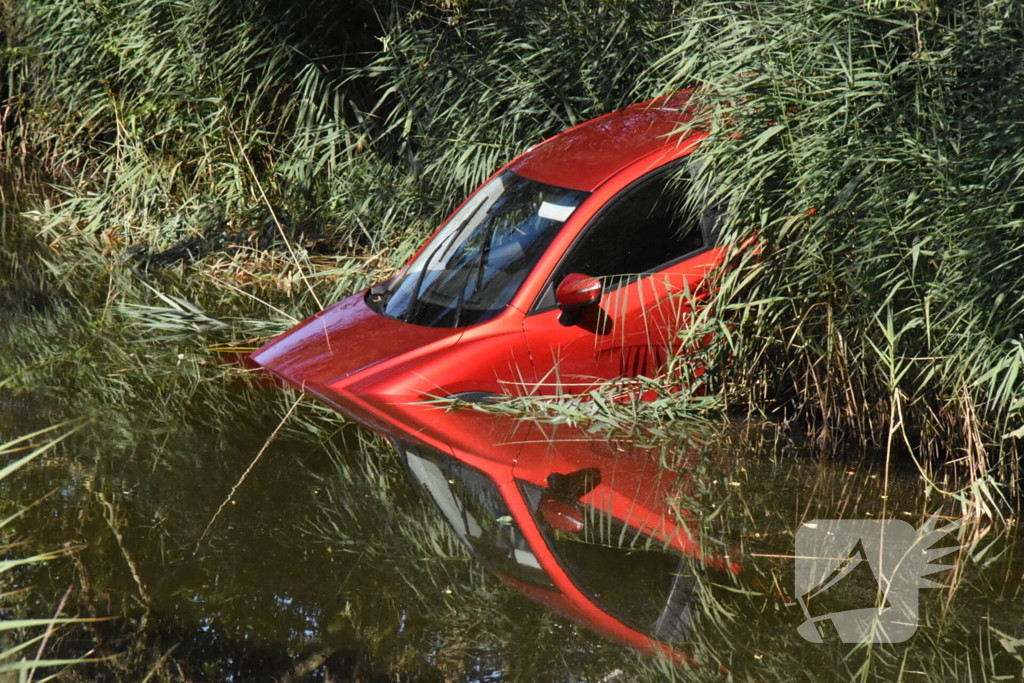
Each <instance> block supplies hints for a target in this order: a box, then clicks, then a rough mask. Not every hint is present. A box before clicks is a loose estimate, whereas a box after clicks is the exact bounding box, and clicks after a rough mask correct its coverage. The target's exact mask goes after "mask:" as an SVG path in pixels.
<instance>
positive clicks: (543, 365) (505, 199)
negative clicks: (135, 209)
mask: <svg viewBox="0 0 1024 683" xmlns="http://www.w3.org/2000/svg"><path fill="white" fill-rule="evenodd" d="M688 99H689V94H688V93H679V94H677V95H673V96H670V97H664V98H660V99H657V100H652V101H651V102H647V103H643V104H638V105H634V106H633V107H630V108H628V109H624V110H622V111H619V112H615V113H612V114H608V115H606V116H603V117H601V118H598V119H594V120H593V121H589V122H586V123H583V124H581V125H579V126H576V127H575V128H571V129H570V130H568V131H565V132H564V133H561V134H560V135H556V136H555V137H553V138H551V139H549V140H547V141H545V142H543V143H541V144H539V145H537V146H535V147H533V148H531V149H530V150H528V151H527V152H525V153H523V154H521V155H520V156H518V157H516V158H515V159H514V160H512V162H510V163H509V164H508V165H507V166H505V167H504V168H502V169H501V170H499V171H498V172H497V173H496V174H495V175H494V176H493V177H492V178H491V179H490V180H489V181H487V182H486V183H485V184H484V185H483V186H481V187H480V189H478V190H477V191H476V192H475V193H473V194H472V195H471V196H470V197H469V199H467V200H466V201H465V203H463V205H462V206H461V207H460V208H459V209H458V210H457V211H456V212H455V213H454V214H453V215H452V217H451V218H449V219H448V221H447V222H445V224H444V225H442V226H441V228H440V229H439V230H438V231H437V232H436V233H435V234H434V236H433V237H432V238H431V239H430V240H429V241H428V242H427V243H426V244H425V245H424V246H423V247H422V248H421V249H420V251H419V252H418V253H417V254H416V255H415V256H414V257H413V258H412V260H411V261H410V262H409V263H408V264H407V265H406V266H405V267H404V268H403V269H402V270H401V271H399V273H398V274H397V275H395V276H394V277H392V278H391V279H389V280H387V281H385V282H382V283H380V284H378V285H376V286H374V287H372V288H370V289H369V290H367V291H366V292H363V293H360V294H357V295H355V296H352V297H350V298H348V299H345V300H343V301H341V302H339V303H337V304H334V305H333V306H331V307H329V308H327V309H325V310H323V311H321V312H320V313H318V314H316V315H315V316H313V317H312V318H310V319H309V320H307V321H305V322H303V323H302V324H301V325H299V326H297V327H296V328H294V329H292V330H290V331H289V332H287V333H285V334H284V335H281V336H280V337H278V338H277V339H275V340H274V341H272V342H271V343H269V344H267V345H266V346H264V347H263V348H262V349H260V350H259V351H257V352H256V353H255V354H254V355H253V358H254V359H255V360H256V361H257V362H258V363H260V364H261V365H262V366H264V367H266V368H268V369H270V370H272V371H274V372H275V373H276V374H278V375H280V376H282V377H284V378H285V379H288V380H290V381H291V382H293V383H295V384H297V385H301V386H303V387H304V388H305V389H306V390H308V391H311V392H313V393H315V394H317V395H318V396H320V397H321V398H322V399H324V400H326V401H327V402H328V403H331V404H332V405H334V406H335V407H337V408H339V409H342V410H346V405H347V400H346V399H345V396H351V395H353V394H375V395H379V396H391V397H395V398H399V397H401V398H405V399H407V400H416V399H419V398H421V397H423V396H444V395H452V394H464V395H476V392H487V393H517V392H519V391H522V390H523V389H522V388H523V387H538V386H539V387H540V391H542V392H547V393H550V392H555V391H560V392H569V393H576V392H581V391H584V390H586V389H588V388H589V387H591V386H593V384H594V383H595V381H598V380H602V379H612V378H616V377H629V376H637V375H651V374H655V373H656V372H657V371H658V370H659V369H660V367H661V365H662V364H663V363H664V361H665V359H666V356H667V354H668V352H670V351H671V350H672V346H673V339H672V333H673V331H674V330H676V329H678V328H679V327H680V326H681V325H685V324H686V322H687V316H688V315H689V312H690V306H691V305H692V302H693V299H694V296H696V297H699V296H701V292H702V291H703V283H704V280H705V279H706V278H707V276H708V273H709V271H710V270H711V269H713V268H715V267H716V266H717V265H718V264H719V263H720V261H721V258H722V255H721V249H720V248H718V247H716V246H715V241H716V234H715V233H716V230H717V225H718V220H717V219H718V216H719V214H720V211H719V210H716V209H715V208H713V207H712V208H710V209H709V208H704V209H701V210H698V209H696V208H694V206H695V205H697V204H699V203H700V202H696V201H692V200H693V197H690V198H689V200H686V198H687V192H686V188H685V186H686V184H687V181H686V179H687V178H688V177H689V174H688V173H686V172H685V171H686V168H687V166H686V164H687V161H686V157H687V155H688V154H690V152H691V151H692V150H693V149H694V148H695V147H696V146H697V145H698V143H699V142H700V140H701V139H703V138H704V137H705V134H704V133H702V132H700V131H694V130H692V129H691V130H688V129H687V124H688V123H689V122H690V120H691V115H690V114H688V113H687V112H686V105H687V102H688ZM675 171H683V172H682V173H679V172H675ZM680 197H682V198H683V200H680V199H679V198H680ZM687 293H688V294H689V295H690V296H686V294H687ZM471 392H472V393H471Z"/></svg>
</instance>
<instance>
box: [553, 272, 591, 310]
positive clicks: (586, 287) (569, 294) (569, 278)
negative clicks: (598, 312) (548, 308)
mask: <svg viewBox="0 0 1024 683" xmlns="http://www.w3.org/2000/svg"><path fill="white" fill-rule="evenodd" d="M555 301H557V302H558V307H559V308H560V309H562V310H563V311H578V310H580V309H583V308H588V307H590V306H596V305H597V304H599V303H601V281H600V280H598V279H597V278H596V277H590V276H589V275H583V274H581V273H569V274H568V275H566V276H565V278H564V279H563V280H562V282H561V283H560V284H559V285H558V289H556V290H555Z"/></svg>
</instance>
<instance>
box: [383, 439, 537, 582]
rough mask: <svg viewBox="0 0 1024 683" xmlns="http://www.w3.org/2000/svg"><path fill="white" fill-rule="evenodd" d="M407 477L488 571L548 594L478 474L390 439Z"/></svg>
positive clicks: (501, 505)
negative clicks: (414, 482) (415, 483)
mask: <svg viewBox="0 0 1024 683" xmlns="http://www.w3.org/2000/svg"><path fill="white" fill-rule="evenodd" d="M392 443H393V445H394V446H395V448H396V449H397V450H398V452H399V453H401V454H402V456H403V457H404V458H405V462H406V465H407V466H408V468H409V473H410V474H411V475H412V478H413V479H414V480H415V481H416V482H417V483H418V484H419V485H420V487H421V488H422V489H423V490H424V491H425V492H426V493H427V495H428V497H429V498H430V499H431V500H432V501H433V502H434V504H435V505H436V506H437V508H438V510H440V511H441V514H442V515H443V516H444V518H445V521H446V522H448V526H449V527H450V528H451V530H452V531H453V532H454V533H455V535H456V536H457V537H458V539H459V540H460V541H462V543H463V544H464V545H465V546H466V548H468V549H469V551H470V552H471V553H472V554H473V555H474V556H475V557H476V558H477V559H478V560H480V561H481V562H483V563H484V565H485V566H486V567H487V568H488V569H490V570H491V571H493V572H497V573H499V574H503V575H505V576H508V577H510V578H513V579H515V580H517V581H521V582H523V583H526V584H529V585H531V586H536V587H538V588H545V589H547V590H553V588H554V587H553V586H552V584H551V580H550V579H549V578H548V576H547V574H545V573H544V571H543V570H542V569H541V566H540V562H538V561H537V558H536V556H534V554H533V551H532V550H531V549H530V546H529V545H527V543H526V539H524V538H523V534H522V532H521V531H520V530H519V526H518V525H517V524H516V522H515V520H514V519H513V518H512V513H511V512H509V509H508V507H507V506H506V505H505V501H504V500H503V499H502V497H501V492H500V491H498V487H497V486H496V485H495V483H494V482H493V481H492V480H491V479H490V478H489V477H488V476H487V475H485V474H484V473H483V472H480V471H478V470H476V469H473V468H472V467H470V466H469V465H466V464H465V463H463V462H460V461H458V460H456V459H454V458H452V457H449V456H446V455H444V454H442V453H440V452H438V451H433V450H428V449H425V448H419V447H417V446H415V445H413V444H410V443H406V442H403V441H399V440H397V439H395V440H393V441H392Z"/></svg>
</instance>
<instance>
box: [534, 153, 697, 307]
mask: <svg viewBox="0 0 1024 683" xmlns="http://www.w3.org/2000/svg"><path fill="white" fill-rule="evenodd" d="M690 161H692V160H691V159H690V157H689V155H687V156H684V157H682V158H681V159H675V160H673V161H670V162H668V163H667V164H665V165H664V166H659V167H658V168H656V169H654V170H653V171H651V172H650V173H648V174H646V175H643V176H641V177H639V178H637V179H636V180H634V181H633V182H631V183H630V184H629V185H627V186H626V187H624V188H623V189H622V190H620V191H619V192H618V194H616V195H615V196H614V197H613V198H612V199H611V201H609V202H606V203H605V205H604V206H602V207H601V209H600V210H599V211H598V212H597V213H596V214H594V215H593V216H591V217H590V220H589V221H588V222H587V224H586V225H585V226H583V229H582V230H581V231H580V233H579V234H578V235H576V239H574V240H573V242H572V244H570V245H569V248H568V249H566V250H565V253H563V254H562V257H561V258H560V259H558V263H556V264H555V267H554V269H553V270H552V271H551V274H550V275H548V279H547V280H546V281H545V282H544V286H543V287H541V288H540V292H539V293H538V294H537V298H536V299H535V300H534V302H533V304H532V305H531V306H530V309H529V311H528V312H527V313H526V315H527V317H529V316H533V315H539V314H541V313H548V312H550V311H556V310H558V304H557V303H549V304H547V305H545V304H544V300H545V299H546V298H548V296H551V297H552V298H554V289H555V287H557V286H558V283H556V282H555V281H554V279H555V276H556V275H557V273H558V270H559V268H561V266H562V264H563V263H565V262H566V261H568V260H569V258H570V257H571V256H572V255H573V252H574V251H576V250H577V249H578V248H579V245H580V244H582V243H583V241H584V240H585V239H586V238H587V236H588V235H589V234H590V232H591V231H592V230H594V226H595V225H597V224H598V223H599V222H600V220H601V219H602V218H603V217H604V215H605V213H607V212H608V211H610V210H612V209H613V208H614V207H615V205H616V204H618V203H619V202H620V201H622V200H623V199H625V198H626V196H627V195H629V194H630V193H631V192H633V191H634V190H636V189H639V188H640V187H641V186H642V185H645V184H646V183H649V182H654V181H655V180H657V179H658V178H659V177H660V176H662V175H664V174H666V173H671V172H673V171H675V170H678V168H679V167H682V166H685V165H686V163H687V162H690ZM591 196H593V193H591ZM588 199H589V198H588ZM701 230H703V227H701ZM702 237H703V239H704V246H703V247H701V248H699V249H694V250H693V251H689V252H687V253H685V254H683V255H682V256H678V257H676V258H674V259H670V260H668V261H665V262H664V263H661V264H658V265H657V266H655V268H654V269H652V270H646V271H644V272H642V273H634V274H633V275H630V276H629V277H625V278H619V281H618V283H617V284H616V285H615V286H614V287H611V288H610V289H606V290H605V291H604V293H605V294H608V293H609V292H614V291H616V290H618V289H621V288H622V287H625V286H626V285H630V284H632V283H634V282H636V281H638V280H641V279H643V278H645V277H647V276H649V275H654V274H655V273H658V272H661V271H662V270H665V269H666V268H671V267H672V266H674V265H676V264H678V263H682V262H683V261H686V260H687V259H691V258H693V257H694V256H698V255H700V254H703V253H704V252H706V251H708V250H709V249H711V248H712V247H713V246H715V245H713V244H711V243H710V241H708V236H707V235H702Z"/></svg>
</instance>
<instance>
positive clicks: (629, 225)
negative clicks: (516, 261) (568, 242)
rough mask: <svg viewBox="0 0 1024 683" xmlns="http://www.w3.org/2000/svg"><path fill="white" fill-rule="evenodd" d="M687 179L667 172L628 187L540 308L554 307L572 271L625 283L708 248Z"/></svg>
mask: <svg viewBox="0 0 1024 683" xmlns="http://www.w3.org/2000/svg"><path fill="white" fill-rule="evenodd" d="M688 185H689V182H688V180H687V179H680V178H679V174H678V173H672V172H671V171H663V172H660V173H658V174H657V175H656V176H655V177H653V178H649V179H646V180H642V181H641V182H640V183H639V184H637V185H635V186H633V187H630V188H627V189H626V190H625V191H624V193H623V195H622V196H620V197H617V198H616V199H614V200H612V203H611V204H610V205H609V206H608V207H606V208H605V209H604V210H603V211H601V212H600V213H599V214H598V215H597V216H596V217H595V219H594V221H593V223H591V224H590V225H589V226H587V228H586V229H585V230H584V231H583V233H582V234H581V235H580V237H579V239H578V240H577V241H576V243H575V244H573V246H572V247H571V248H570V250H569V253H568V256H567V257H566V258H565V259H564V260H563V261H562V263H561V264H560V265H559V267H558V268H557V270H556V272H555V274H554V277H553V278H552V279H551V281H550V282H549V283H548V286H547V287H546V288H545V292H544V295H543V296H542V300H541V301H540V302H539V304H540V305H539V306H538V308H547V307H549V306H552V305H554V289H555V287H557V285H558V283H559V282H561V280H562V278H564V277H565V276H566V275H568V274H569V273H582V274H584V275H589V276H591V277H599V278H602V279H603V280H604V283H605V284H604V286H605V290H606V291H607V290H611V289H614V288H616V287H619V286H621V285H622V284H625V283H626V282H627V281H628V280H630V279H631V278H632V276H635V275H637V274H642V273H650V272H654V271H656V270H658V269H659V268H660V267H661V266H663V265H666V264H668V263H671V262H672V261H676V260H678V259H680V258H682V257H683V256H686V255H687V254H689V253H691V252H694V251H697V250H699V249H702V248H704V247H705V246H707V239H706V236H705V230H703V229H702V228H703V226H702V225H701V223H702V221H701V219H700V216H698V215H697V213H696V212H695V211H694V210H693V207H692V206H691V205H690V202H688V201H687V188H688Z"/></svg>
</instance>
